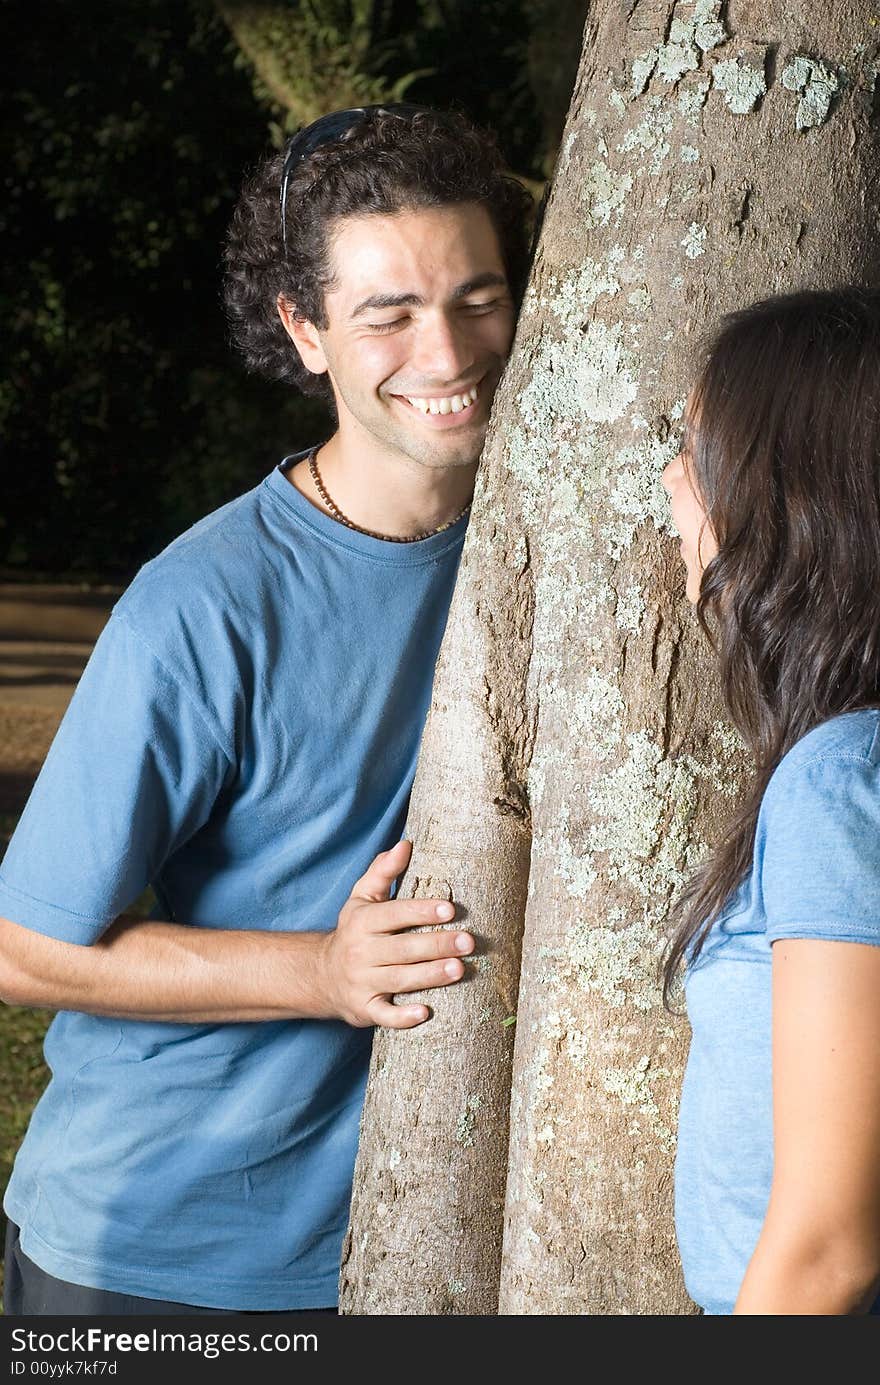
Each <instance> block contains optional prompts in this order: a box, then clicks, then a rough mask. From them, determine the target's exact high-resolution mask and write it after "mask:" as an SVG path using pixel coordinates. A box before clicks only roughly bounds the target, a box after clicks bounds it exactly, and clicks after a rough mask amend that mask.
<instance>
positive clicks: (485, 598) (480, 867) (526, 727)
mask: <svg viewBox="0 0 880 1385" xmlns="http://www.w3.org/2000/svg"><path fill="white" fill-rule="evenodd" d="M517 502H518V495H517V493H516V491H515V490H513V489H512V488H510V487H508V488H507V489H506V491H504V490H502V493H501V494H500V495H499V498H498V499H497V501H496V502H495V503H494V504H489V503H486V497H485V495H484V499H483V503H482V505H481V511H482V518H481V520H480V522H479V524H478V525H477V527H476V528H474V529H473V531H472V532H471V530H470V527H469V531H468V536H467V538H466V540H465V552H464V554H463V556H462V562H461V567H460V569H459V575H458V580H457V583H456V590H455V595H454V598H453V603H452V607H451V610H450V615H449V621H448V623H447V629H446V635H445V638H444V642H443V647H442V649H441V652H440V657H439V659H438V663H437V684H436V689H435V693H434V696H433V699H432V705H431V710H430V713H429V715H428V720H427V723H426V726H425V732H424V736H423V739H422V746H421V751H420V756H419V768H418V771H417V774H416V780H415V784H414V786H413V796H412V799H411V802H410V812H409V818H408V821H407V831H406V835H407V836H408V837H409V838H410V839H411V840H412V842H413V855H412V860H411V862H410V867H409V869H408V871H407V873H406V875H405V877H404V879H403V881H402V882H401V886H400V889H399V890H398V896H397V897H398V898H400V899H405V898H410V899H411V898H414V897H423V898H424V897H429V896H436V897H439V898H448V899H454V900H455V902H456V904H457V905H458V916H457V918H456V920H455V923H454V925H453V926H454V927H456V928H457V927H460V926H461V925H462V924H464V925H465V926H466V927H468V928H469V929H472V930H473V931H474V933H475V935H476V937H477V938H478V947H477V952H476V956H475V960H474V961H473V962H472V963H471V965H470V975H468V976H466V977H465V978H464V979H463V980H461V981H460V982H458V983H457V984H456V985H454V986H452V987H449V988H447V989H441V990H437V991H431V992H426V993H425V994H424V995H423V996H422V997H421V999H423V1000H425V1001H427V1002H428V1003H429V1004H430V1005H431V1007H432V1009H433V1012H434V1013H433V1017H432V1018H431V1019H430V1020H429V1021H428V1022H427V1023H426V1024H424V1025H422V1026H419V1027H418V1028H416V1029H412V1030H406V1031H399V1032H396V1031H391V1030H379V1031H377V1033H376V1036H375V1039H374V1045H373V1059H372V1067H371V1072H370V1081H369V1087H368V1092H367V1099H366V1103H365V1108H364V1116H363V1122H362V1130H363V1142H362V1145H361V1153H360V1157H359V1163H358V1171H357V1175H356V1180H355V1189H354V1196H353V1201H352V1213H351V1228H352V1229H351V1230H350V1232H349V1240H348V1243H347V1245H346V1248H345V1251H344V1253H343V1263H342V1277H341V1282H340V1311H341V1312H348V1313H410V1314H412V1313H456V1314H458V1313H465V1314H475V1313H476V1314H487V1313H494V1312H495V1311H496V1308H497V1304H498V1279H499V1274H500V1267H501V1229H502V1213H503V1207H504V1187H505V1180H506V1175H507V1113H508V1106H509V1100H510V1073H511V1059H512V1056H513V1021H514V1016H515V1014H516V997H517V984H518V978H519V961H520V939H521V935H522V920H523V915H524V912H525V900H526V888H527V885H528V861H529V846H530V840H531V838H530V832H529V814H528V805H527V801H526V791H525V779H526V773H527V770H528V762H529V758H530V755H531V747H532V742H533V739H534V724H533V721H532V718H531V716H530V714H529V711H528V708H527V702H526V688H525V677H526V674H527V671H528V654H529V646H530V640H531V625H532V612H533V593H532V578H531V565H530V559H529V552H528V545H527V544H526V542H525V541H524V539H523V537H522V536H523V531H524V524H523V520H522V517H521V516H520V514H519V512H518V508H517ZM414 998H415V997H413V996H408V997H406V999H407V1000H412V999H414Z"/></svg>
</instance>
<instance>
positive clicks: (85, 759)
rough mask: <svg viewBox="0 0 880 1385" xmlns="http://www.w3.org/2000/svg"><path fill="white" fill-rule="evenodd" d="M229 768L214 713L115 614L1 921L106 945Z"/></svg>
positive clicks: (68, 721)
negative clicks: (104, 938)
mask: <svg viewBox="0 0 880 1385" xmlns="http://www.w3.org/2000/svg"><path fill="white" fill-rule="evenodd" d="M229 769H230V760H229V756H228V755H227V753H226V752H225V750H224V748H223V746H222V745H221V743H220V740H219V737H218V735H217V731H216V728H213V727H212V726H211V725H210V723H209V720H208V718H207V716H206V714H205V712H204V711H203V709H201V708H200V707H199V705H198V704H197V702H196V700H195V699H194V698H193V697H192V696H191V695H190V694H189V692H188V691H187V690H186V689H185V688H184V687H182V686H181V684H180V682H179V681H178V680H177V679H176V678H175V676H174V672H173V670H172V669H170V668H168V667H166V665H165V663H164V662H162V661H160V660H159V659H158V658H157V656H156V655H155V654H154V653H153V652H152V651H151V649H150V648H149V647H148V645H147V644H145V643H144V641H143V639H142V638H141V636H140V635H139V634H138V633H137V632H136V631H135V630H134V629H133V628H132V627H131V625H130V624H129V622H128V620H127V619H126V618H125V617H124V616H120V615H114V616H112V617H111V619H110V621H109V622H108V624H107V625H106V627H105V628H104V630H103V632H102V634H101V636H100V638H99V640H98V642H97V644H96V645H95V648H94V650H93V652H92V657H91V659H90V660H89V662H88V664H87V666H86V668H85V670H84V672H83V675H82V677H81V679H80V681H79V683H78V685H77V688H76V690H75V692H74V695H73V697H72V699H71V702H70V705H69V707H68V709H67V713H66V715H65V716H64V719H63V721H62V723H61V726H60V727H59V729H58V733H57V735H56V737H55V739H54V741H53V742H52V745H51V746H50V748H49V753H48V755H47V757H46V760H45V762H44V764H43V768H42V770H41V772H40V775H39V778H38V779H37V782H36V784H35V785H34V788H33V791H32V793H31V796H30V798H29V800H28V802H27V805H26V807H25V810H24V812H23V814H22V816H21V818H20V820H19V823H18V826H17V828H16V831H15V834H14V836H13V838H12V841H11V842H10V844H9V847H8V849H7V852H6V855H5V856H4V858H3V862H2V865H0V916H2V917H4V918H8V919H10V920H11V921H12V922H13V923H18V924H21V925H22V926H23V927H25V928H32V929H34V930H35V931H36V932H39V933H45V934H47V935H49V936H50V937H53V938H57V939H59V940H60V941H63V942H72V943H92V942H95V941H96V940H97V939H98V938H99V937H100V935H101V934H102V933H103V931H104V930H105V929H106V928H107V926H108V925H109V924H110V923H111V922H112V921H113V920H114V919H115V918H117V917H118V915H119V914H121V913H124V911H125V910H126V909H127V908H128V907H129V906H130V905H131V904H132V903H133V902H134V901H135V900H136V899H137V898H138V896H139V895H140V894H141V892H142V891H143V890H144V889H145V888H146V886H147V885H148V884H149V883H150V881H151V880H152V879H154V878H155V876H156V875H157V873H158V872H159V871H160V869H161V867H162V865H163V863H164V862H165V861H166V860H167V859H168V857H169V856H170V855H171V854H172V853H173V852H174V851H175V850H177V849H178V848H179V847H180V846H182V845H183V843H184V842H186V841H187V840H188V839H189V838H190V837H191V836H192V835H193V834H194V833H195V832H196V831H197V830H198V829H199V827H201V826H202V824H203V823H205V822H206V820H207V818H208V816H209V815H210V813H211V809H212V807H213V805H214V803H215V801H216V799H217V795H218V793H219V792H220V790H221V788H222V786H223V782H224V779H225V777H226V775H227V774H228V772H229Z"/></svg>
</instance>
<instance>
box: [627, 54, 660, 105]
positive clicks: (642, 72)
mask: <svg viewBox="0 0 880 1385" xmlns="http://www.w3.org/2000/svg"><path fill="white" fill-rule="evenodd" d="M659 51H660V50H659V49H658V48H649V49H648V50H647V52H645V53H639V55H638V57H637V58H633V64H632V76H631V80H630V91H631V92H632V95H633V96H641V94H642V92H643V91H644V90H645V87H646V86H647V85H648V83H649V81H650V80H651V73H652V72H653V71H654V68H655V67H656V66H657V57H658V55H659Z"/></svg>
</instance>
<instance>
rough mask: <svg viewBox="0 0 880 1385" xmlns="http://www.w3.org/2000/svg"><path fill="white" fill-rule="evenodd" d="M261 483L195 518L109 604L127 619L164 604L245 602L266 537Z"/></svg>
mask: <svg viewBox="0 0 880 1385" xmlns="http://www.w3.org/2000/svg"><path fill="white" fill-rule="evenodd" d="M264 510H265V498H264V483H261V484H259V485H257V486H254V487H253V488H252V489H251V490H249V491H246V492H245V493H244V494H243V495H239V496H237V497H236V498H235V499H234V500H230V501H227V503H226V504H225V505H221V506H220V507H219V508H218V509H216V510H213V511H211V513H210V514H207V515H205V516H204V517H203V518H202V519H200V520H197V521H196V523H195V524H193V525H192V526H191V527H190V528H189V529H186V530H185V531H184V532H183V533H182V534H180V535H178V537H177V538H176V539H173V540H172V542H171V543H169V544H168V546H167V547H166V548H164V549H163V550H162V551H161V553H159V554H157V555H156V557H155V558H151V559H150V560H149V562H147V563H145V564H144V566H143V567H142V568H141V569H140V571H139V572H138V573H137V575H136V576H135V578H134V580H133V581H132V582H131V583H130V585H129V586H128V587H127V589H126V590H125V592H124V593H123V595H122V596H121V597H120V599H119V601H117V603H116V606H115V607H114V613H119V614H122V615H125V616H126V617H127V618H128V620H129V621H131V622H132V623H133V624H138V623H139V622H140V621H142V620H145V619H146V620H148V621H151V620H152V619H153V618H154V617H161V615H162V614H163V613H167V612H168V611H169V610H180V609H184V608H186V607H188V606H195V608H196V609H197V610H199V611H201V612H204V610H205V608H206V606H209V605H212V604H214V605H218V606H219V607H220V608H222V609H227V608H229V607H231V606H232V607H234V606H236V605H244V606H247V605H249V604H250V599H251V598H250V594H251V592H252V591H254V590H256V589H258V588H259V586H260V572H261V569H262V567H263V565H264V563H265V562H266V561H268V548H269V545H270V542H271V539H270V535H269V533H268V532H267V526H266V523H265V517H264Z"/></svg>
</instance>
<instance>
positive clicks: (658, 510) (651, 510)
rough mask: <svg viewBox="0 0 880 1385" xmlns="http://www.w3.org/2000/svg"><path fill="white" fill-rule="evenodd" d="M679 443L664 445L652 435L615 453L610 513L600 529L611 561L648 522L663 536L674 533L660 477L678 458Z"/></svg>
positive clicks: (671, 440)
mask: <svg viewBox="0 0 880 1385" xmlns="http://www.w3.org/2000/svg"><path fill="white" fill-rule="evenodd" d="M678 449H679V440H678V438H677V437H675V436H670V437H668V438H667V439H666V441H665V442H663V441H661V439H660V438H659V437H658V436H657V434H656V433H653V432H652V433H650V434H649V435H648V437H647V438H646V439H645V440H644V441H643V442H641V443H640V444H638V445H636V444H630V445H629V446H627V447H622V448H620V449H619V451H618V452H616V453H615V455H614V459H613V464H612V473H613V475H614V486H613V488H612V490H611V494H610V496H609V497H608V503H609V510H610V511H611V513H610V514H609V516H608V517H607V519H605V520H604V521H603V523H602V524H601V525H600V528H599V532H600V534H601V537H602V538H603V540H604V542H605V545H606V550H607V552H608V555H609V557H611V558H613V559H614V560H615V561H616V560H617V559H619V558H620V557H621V556H622V554H623V552H624V550H625V549H627V548H628V547H629V545H630V543H631V542H632V540H633V537H634V535H635V533H636V530H637V529H638V528H639V527H640V526H641V525H642V524H644V522H645V520H652V521H653V523H654V526H655V528H656V529H657V530H658V531H659V532H660V533H672V532H674V531H673V530H672V529H671V527H670V526H671V520H670V515H669V502H668V500H667V498H666V492H665V491H664V490H663V487H662V486H661V484H660V474H661V472H662V471H663V468H664V467H665V466H666V465H667V463H668V462H671V461H672V459H673V458H674V457H675V456H676V455H677V453H678Z"/></svg>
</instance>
